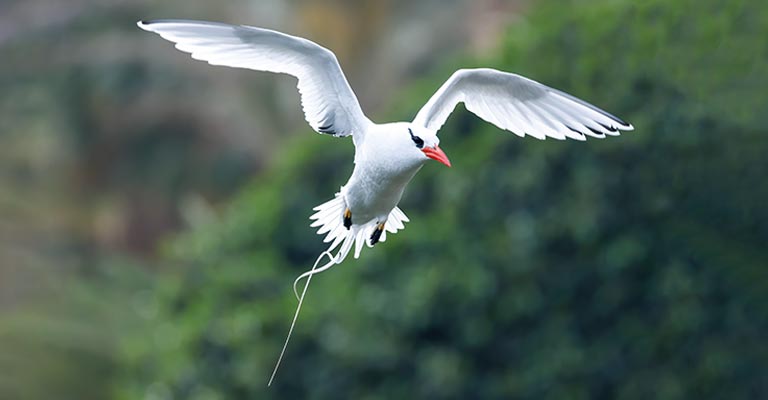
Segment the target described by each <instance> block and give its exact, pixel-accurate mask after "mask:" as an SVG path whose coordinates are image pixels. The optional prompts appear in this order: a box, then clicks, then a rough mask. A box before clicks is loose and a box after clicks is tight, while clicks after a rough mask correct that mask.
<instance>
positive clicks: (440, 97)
mask: <svg viewBox="0 0 768 400" xmlns="http://www.w3.org/2000/svg"><path fill="white" fill-rule="evenodd" d="M460 102H464V104H465V107H466V108H467V110H469V111H470V112H472V113H474V114H475V115H477V116H479V117H480V118H482V119H484V120H485V121H487V122H490V123H492V124H494V125H496V126H497V127H499V128H501V129H505V130H508V131H511V132H513V133H515V134H516V135H518V136H525V135H530V136H533V137H536V138H538V139H544V138H546V137H551V138H554V139H560V140H563V139H566V138H570V139H575V140H585V136H591V137H595V138H604V137H605V135H611V136H617V135H619V133H620V132H619V131H631V130H633V129H634V127H632V125H630V124H628V123H626V122H624V121H623V120H621V119H620V118H618V117H616V116H614V115H612V114H610V113H608V112H605V111H603V110H601V109H599V108H597V107H595V106H593V105H591V104H589V103H587V102H585V101H583V100H580V99H578V98H576V97H573V96H571V95H569V94H567V93H565V92H561V91H559V90H556V89H552V88H550V87H548V86H545V85H542V84H540V83H538V82H536V81H533V80H531V79H528V78H525V77H522V76H520V75H516V74H510V73H506V72H502V71H497V70H494V69H489V68H481V69H465V70H459V71H456V73H454V74H453V75H452V76H451V77H450V78H449V79H448V80H447V81H446V82H445V83H444V84H443V86H441V87H440V89H439V90H438V91H437V92H436V93H435V94H434V95H433V96H432V97H431V98H430V99H429V101H428V102H427V104H425V105H424V107H422V109H421V110H420V111H419V113H418V114H417V115H416V118H415V119H414V120H413V123H415V124H419V125H422V126H424V127H427V128H429V129H432V130H438V129H440V127H441V126H442V125H443V124H444V123H445V121H446V119H448V115H450V113H451V112H452V111H453V109H454V108H455V107H456V104H458V103H460Z"/></svg>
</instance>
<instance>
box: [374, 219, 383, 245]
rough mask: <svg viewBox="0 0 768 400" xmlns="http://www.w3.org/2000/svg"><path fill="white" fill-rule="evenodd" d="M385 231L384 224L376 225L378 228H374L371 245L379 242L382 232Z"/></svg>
mask: <svg viewBox="0 0 768 400" xmlns="http://www.w3.org/2000/svg"><path fill="white" fill-rule="evenodd" d="M383 232H384V224H379V225H377V226H376V229H374V230H373V233H372V234H371V246H373V245H375V244H376V243H379V239H381V234H382V233H383Z"/></svg>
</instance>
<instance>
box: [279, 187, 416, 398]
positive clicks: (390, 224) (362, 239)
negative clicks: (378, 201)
mask: <svg viewBox="0 0 768 400" xmlns="http://www.w3.org/2000/svg"><path fill="white" fill-rule="evenodd" d="M314 210H315V211H316V213H314V214H313V215H312V216H311V217H309V218H310V219H311V220H314V221H315V222H313V223H312V225H311V226H312V227H313V228H314V227H319V229H318V231H317V234H318V235H326V236H325V239H323V242H325V243H328V242H331V244H330V245H329V246H328V250H326V251H324V252H323V253H322V254H320V256H319V257H318V258H317V260H316V261H315V264H314V265H313V266H312V269H311V270H309V271H307V272H305V273H303V274H301V275H299V277H298V278H296V280H295V281H293V292H294V294H295V295H296V298H297V299H298V300H299V304H298V305H297V306H296V312H295V313H294V315H293V322H291V328H290V329H289V330H288V335H287V336H286V338H285V343H284V344H283V349H282V351H280V357H279V358H278V359H277V363H276V364H275V369H274V370H273V371H272V376H271V377H270V378H269V383H268V384H267V386H270V385H272V381H273V380H274V379H275V375H276V374H277V369H278V368H279V367H280V361H282V359H283V354H285V349H286V348H287V347H288V341H289V340H290V339H291V333H293V327H294V326H295V325H296V320H297V319H298V317H299V311H300V310H301V305H302V303H303V302H304V296H305V295H306V294H307V289H308V288H309V281H310V279H312V275H315V274H319V273H320V272H323V271H325V270H327V269H329V268H331V267H333V266H334V265H337V264H341V262H342V261H344V259H345V258H346V257H347V255H348V254H349V252H350V251H351V250H352V245H353V244H354V245H355V258H358V257H360V252H361V251H362V250H363V243H366V244H367V245H368V247H372V245H371V244H370V242H369V241H368V240H367V239H368V238H369V237H370V236H371V234H372V233H373V230H374V229H376V225H377V221H376V220H371V221H368V222H367V223H365V224H363V225H352V226H350V227H349V229H347V227H345V226H344V211H346V210H347V204H346V202H345V201H344V196H342V195H341V193H336V196H335V197H334V198H333V199H332V200H330V201H327V202H325V203H323V204H320V205H319V206H317V207H315V208H314ZM404 222H408V217H406V216H405V214H404V213H403V212H402V211H400V209H399V208H397V207H395V208H394V209H392V211H391V212H390V213H389V216H388V217H387V222H386V224H385V227H384V231H383V232H382V233H381V237H380V238H379V242H383V241H385V240H387V232H389V233H395V232H397V231H398V230H400V229H403V228H404V227H405V225H404V224H403V223H404ZM337 248H338V251H337V252H336V255H333V251H334V250H336V249H337ZM323 257H328V262H326V263H325V264H323V265H319V264H320V261H321V260H322V259H323ZM304 278H306V279H307V282H306V283H305V284H304V289H303V290H302V292H301V295H299V292H298V289H297V287H298V284H299V282H300V281H301V280H302V279H304Z"/></svg>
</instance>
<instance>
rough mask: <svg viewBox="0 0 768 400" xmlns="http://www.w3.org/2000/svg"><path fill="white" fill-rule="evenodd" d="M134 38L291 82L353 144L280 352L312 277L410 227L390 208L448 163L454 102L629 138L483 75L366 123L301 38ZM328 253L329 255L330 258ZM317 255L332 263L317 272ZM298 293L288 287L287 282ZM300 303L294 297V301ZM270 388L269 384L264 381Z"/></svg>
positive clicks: (317, 125) (519, 82)
mask: <svg viewBox="0 0 768 400" xmlns="http://www.w3.org/2000/svg"><path fill="white" fill-rule="evenodd" d="M138 25H139V27H140V28H141V29H144V30H147V31H151V32H155V33H157V34H159V35H160V36H162V37H163V38H165V39H167V40H169V41H171V42H174V43H176V48H177V49H179V50H181V51H184V52H187V53H190V54H191V55H192V58H194V59H197V60H203V61H207V62H208V63H209V64H211V65H224V66H228V67H235V68H248V69H252V70H256V71H269V72H276V73H285V74H289V75H292V76H295V77H296V78H298V89H299V92H300V93H301V105H302V108H303V110H304V116H305V118H306V120H307V122H308V123H309V125H310V126H311V127H312V129H314V130H315V131H317V132H319V133H324V134H330V135H333V136H339V137H344V136H350V135H351V136H352V138H353V141H354V144H355V168H354V170H353V172H352V176H351V177H350V178H349V180H348V181H347V183H346V184H345V185H344V186H342V187H341V190H340V191H339V193H337V194H336V195H335V197H334V198H333V199H332V200H330V201H328V202H326V203H323V204H321V205H319V206H317V207H315V211H316V213H315V214H313V215H312V216H311V217H310V218H311V219H312V221H313V222H312V225H311V226H312V227H314V228H318V231H317V233H318V234H320V235H325V238H324V241H325V242H327V243H330V245H329V248H328V250H327V251H326V252H324V253H323V255H321V256H320V258H318V260H317V262H316V263H315V265H314V266H313V268H312V270H310V271H308V272H307V273H305V274H302V275H301V276H300V277H299V278H298V279H297V282H298V281H299V280H300V279H302V278H307V282H306V285H305V286H304V291H303V293H302V294H301V296H300V297H299V306H298V307H297V309H296V314H295V315H294V320H293V323H292V324H291V329H290V331H289V333H288V338H286V342H285V345H284V346H283V351H282V352H281V353H280V358H279V359H278V363H277V365H276V366H275V371H274V372H273V374H272V378H274V376H275V373H276V372H277V366H279V364H280V360H281V359H282V355H283V353H284V352H285V348H286V346H287V344H288V339H289V338H290V334H291V332H292V331H293V326H294V324H295V322H296V318H297V317H298V313H299V309H300V308H301V304H302V301H303V299H304V294H305V293H306V290H307V287H308V286H309V281H310V279H311V277H312V275H313V274H316V273H318V272H321V271H324V270H326V269H328V268H330V267H331V266H332V265H335V264H338V263H341V262H342V261H343V260H344V259H345V258H346V256H347V255H348V254H349V253H350V251H351V250H352V247H353V246H354V248H355V251H354V256H355V258H357V257H359V256H360V252H361V251H362V249H363V247H364V246H363V243H364V242H366V243H367V244H368V246H373V245H374V244H376V243H377V242H383V241H384V240H386V234H387V232H389V233H395V232H397V231H398V230H400V229H403V228H404V225H403V223H404V222H408V218H407V217H406V216H405V214H404V213H403V212H402V211H401V210H400V209H399V208H397V204H398V203H399V202H400V198H401V197H402V195H403V191H404V190H405V187H406V185H407V184H408V183H409V182H410V181H411V179H412V178H413V176H414V175H415V174H416V173H417V172H418V171H419V169H420V168H421V167H422V166H423V165H424V164H425V163H426V162H427V161H428V160H429V159H433V160H437V161H439V162H441V163H443V164H445V165H447V166H450V161H449V160H448V157H447V156H446V155H445V153H444V152H443V151H442V150H441V149H440V147H439V146H438V144H439V143H440V140H439V139H438V137H437V131H438V130H439V129H440V127H442V126H443V124H444V123H445V121H446V119H447V118H448V116H449V115H450V114H451V112H452V111H453V109H454V108H455V107H456V105H457V104H458V103H462V102H463V103H464V104H465V106H466V108H467V110H469V111H471V112H472V113H474V114H476V115H477V116H479V117H480V118H482V119H484V120H485V121H488V122H490V123H492V124H494V125H496V126H497V127H499V128H501V129H505V130H508V131H511V132H513V133H515V134H516V135H518V136H521V137H522V136H525V135H530V136H533V137H535V138H538V139H545V138H547V137H550V138H554V139H566V138H570V139H575V140H586V137H587V136H590V137H594V138H604V137H605V136H606V135H611V136H614V135H618V134H619V132H620V131H629V130H632V129H634V128H633V127H632V125H630V124H628V123H626V122H624V121H622V120H621V119H619V118H617V117H615V116H613V115H611V114H609V113H607V112H605V111H603V110H601V109H599V108H597V107H595V106H593V105H591V104H589V103H587V102H584V101H582V100H579V99H577V98H575V97H573V96H571V95H569V94H566V93H563V92H561V91H559V90H556V89H552V88H550V87H547V86H545V85H542V84H540V83H538V82H535V81H533V80H531V79H528V78H525V77H522V76H520V75H516V74H511V73H507V72H502V71H497V70H493V69H488V68H481V69H462V70H459V71H456V73H454V74H453V75H452V76H451V77H450V78H449V79H448V80H447V81H446V82H445V83H444V84H443V85H442V86H441V87H440V89H438V91H437V92H436V93H435V94H434V95H433V96H432V97H431V98H430V99H429V101H428V102H427V104H425V105H424V107H422V109H421V110H420V111H419V112H418V114H417V115H416V118H415V119H414V120H413V122H395V123H389V124H374V123H373V122H371V121H370V120H369V119H368V118H367V117H366V116H365V114H363V111H362V110H361V108H360V104H359V103H358V101H357V98H356V97H355V94H354V92H352V89H351V88H350V86H349V83H348V82H347V80H346V78H345V77H344V73H343V72H342V70H341V67H340V66H339V63H338V61H337V60H336V56H335V55H334V54H333V53H332V52H331V51H330V50H328V49H326V48H324V47H321V46H319V45H317V44H315V43H314V42H311V41H309V40H307V39H303V38H299V37H295V36H290V35H286V34H284V33H280V32H275V31H272V30H268V29H261V28H255V27H250V26H244V25H227V24H220V23H213V22H198V21H183V20H161V21H152V22H139V23H138ZM333 251H336V254H335V255H333V254H332V252H333ZM323 256H328V257H329V258H330V260H329V261H328V263H326V264H325V265H323V266H320V267H318V264H319V262H320V260H322V258H323ZM294 290H296V282H294ZM297 296H298V293H297ZM272 378H271V379H270V383H271V382H272Z"/></svg>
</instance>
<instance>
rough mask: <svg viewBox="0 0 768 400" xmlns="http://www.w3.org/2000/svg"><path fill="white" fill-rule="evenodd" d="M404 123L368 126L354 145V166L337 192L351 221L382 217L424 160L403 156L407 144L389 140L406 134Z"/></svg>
mask: <svg viewBox="0 0 768 400" xmlns="http://www.w3.org/2000/svg"><path fill="white" fill-rule="evenodd" d="M408 125H410V124H408V123H406V122H397V123H391V124H382V125H372V126H371V128H370V129H369V130H368V131H367V132H366V134H365V140H364V141H363V142H362V143H361V144H359V145H357V146H356V148H355V168H354V170H353V171H352V176H350V178H349V180H348V181H347V183H346V184H345V185H344V187H343V189H342V191H341V193H342V196H343V197H344V199H345V201H346V202H347V205H348V207H349V210H350V211H351V212H352V223H353V224H357V225H360V224H365V223H368V222H370V220H371V219H377V220H382V221H383V220H384V219H385V218H386V217H387V216H388V215H389V213H390V211H392V209H393V208H395V207H396V206H397V204H398V203H399V202H400V198H401V197H402V195H403V191H404V190H405V187H406V185H407V184H408V182H410V181H411V179H413V177H414V175H416V172H418V171H419V169H421V167H422V166H423V165H424V163H425V162H426V161H427V160H428V159H427V158H424V159H417V158H413V157H406V156H403V155H404V154H407V153H404V152H403V148H404V147H405V146H406V145H410V143H400V142H399V141H396V140H391V139H392V138H393V137H407V129H408Z"/></svg>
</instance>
